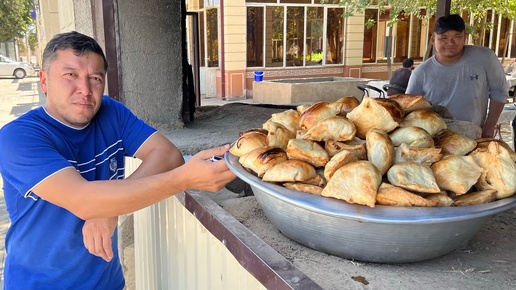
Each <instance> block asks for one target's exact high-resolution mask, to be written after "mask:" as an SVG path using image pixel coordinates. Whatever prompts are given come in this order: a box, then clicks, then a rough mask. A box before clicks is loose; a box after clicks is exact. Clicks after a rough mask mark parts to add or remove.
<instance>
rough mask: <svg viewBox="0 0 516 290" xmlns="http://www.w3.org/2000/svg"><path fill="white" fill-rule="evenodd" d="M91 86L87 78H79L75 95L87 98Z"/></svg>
mask: <svg viewBox="0 0 516 290" xmlns="http://www.w3.org/2000/svg"><path fill="white" fill-rule="evenodd" d="M90 86H91V84H90V80H89V78H87V77H81V78H78V79H77V89H76V91H77V93H79V94H82V95H85V96H88V95H90V94H91V87H90Z"/></svg>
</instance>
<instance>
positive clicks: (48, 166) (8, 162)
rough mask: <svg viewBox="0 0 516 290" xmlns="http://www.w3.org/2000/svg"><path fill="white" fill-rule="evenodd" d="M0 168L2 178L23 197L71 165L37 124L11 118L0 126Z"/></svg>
mask: <svg viewBox="0 0 516 290" xmlns="http://www.w3.org/2000/svg"><path fill="white" fill-rule="evenodd" d="M0 144H2V150H0V172H1V173H2V177H3V179H4V182H5V183H7V184H9V185H10V186H11V187H13V188H15V189H16V191H17V192H19V193H21V194H22V195H23V196H25V197H27V195H28V194H32V193H31V190H32V189H33V188H34V187H35V186H36V185H37V184H38V183H40V182H41V181H43V180H44V179H45V178H48V177H49V176H50V175H52V174H54V173H56V172H58V171H60V170H62V169H64V168H68V167H73V166H72V164H71V163H70V162H69V161H68V160H66V159H65V158H64V157H63V156H62V155H61V154H59V152H57V150H56V149H55V147H54V146H52V144H53V140H52V137H51V135H49V134H47V132H46V131H45V128H43V127H42V126H40V125H39V124H35V123H30V122H15V123H10V124H7V125H5V126H4V127H3V128H2V130H0Z"/></svg>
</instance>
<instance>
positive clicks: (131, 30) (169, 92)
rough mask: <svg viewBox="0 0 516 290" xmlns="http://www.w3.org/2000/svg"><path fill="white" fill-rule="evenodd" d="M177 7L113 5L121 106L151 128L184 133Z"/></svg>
mask: <svg viewBox="0 0 516 290" xmlns="http://www.w3.org/2000/svg"><path fill="white" fill-rule="evenodd" d="M181 13H182V12H181V1H179V0H148V1H135V0H132V1H125V0H124V1H118V21H119V31H120V51H121V59H120V64H121V67H120V70H121V75H122V86H123V95H121V96H120V97H121V101H122V102H123V103H124V104H125V105H126V106H128V107H129V108H130V109H131V110H132V111H133V112H134V113H135V114H136V115H138V116H139V117H140V118H142V119H144V120H146V121H147V122H149V123H151V124H153V125H167V126H169V127H175V128H179V127H183V126H184V124H183V121H182V117H181V111H182V108H181V105H182V98H183V88H182V77H183V64H182V43H181V39H182V34H183V33H184V31H183V29H182V25H181V21H182V20H181V19H182V17H183V16H182V15H181Z"/></svg>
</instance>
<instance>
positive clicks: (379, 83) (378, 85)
mask: <svg viewBox="0 0 516 290" xmlns="http://www.w3.org/2000/svg"><path fill="white" fill-rule="evenodd" d="M388 83H389V80H376V81H370V82H368V83H367V84H368V85H370V86H373V87H375V88H378V89H380V90H381V91H382V92H384V93H385V94H384V95H383V96H384V97H386V96H387V92H385V91H384V90H383V86H384V85H385V84H388ZM367 92H368V93H369V97H371V98H379V97H380V94H379V93H378V92H376V91H373V90H367Z"/></svg>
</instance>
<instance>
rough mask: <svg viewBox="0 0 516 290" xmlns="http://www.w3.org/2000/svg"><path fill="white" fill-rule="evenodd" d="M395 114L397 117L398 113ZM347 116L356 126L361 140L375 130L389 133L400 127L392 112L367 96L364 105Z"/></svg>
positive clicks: (361, 104) (363, 101)
mask: <svg viewBox="0 0 516 290" xmlns="http://www.w3.org/2000/svg"><path fill="white" fill-rule="evenodd" d="M398 107H399V106H398ZM394 114H395V115H396V113H394ZM346 116H347V117H348V119H349V120H350V121H351V122H353V124H355V127H356V128H357V134H356V135H357V136H358V137H359V138H361V139H365V136H366V134H367V131H369V130H371V129H373V128H376V129H379V130H382V131H384V132H386V133H389V132H391V131H392V130H394V129H396V127H398V125H399V123H398V122H396V120H395V117H393V116H392V115H391V111H389V110H388V109H386V108H385V107H384V106H383V105H382V104H380V102H377V99H372V98H369V97H367V96H364V99H363V100H362V103H360V105H359V106H358V107H356V108H355V109H354V110H353V111H351V112H349V113H348V114H347V115H346Z"/></svg>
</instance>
